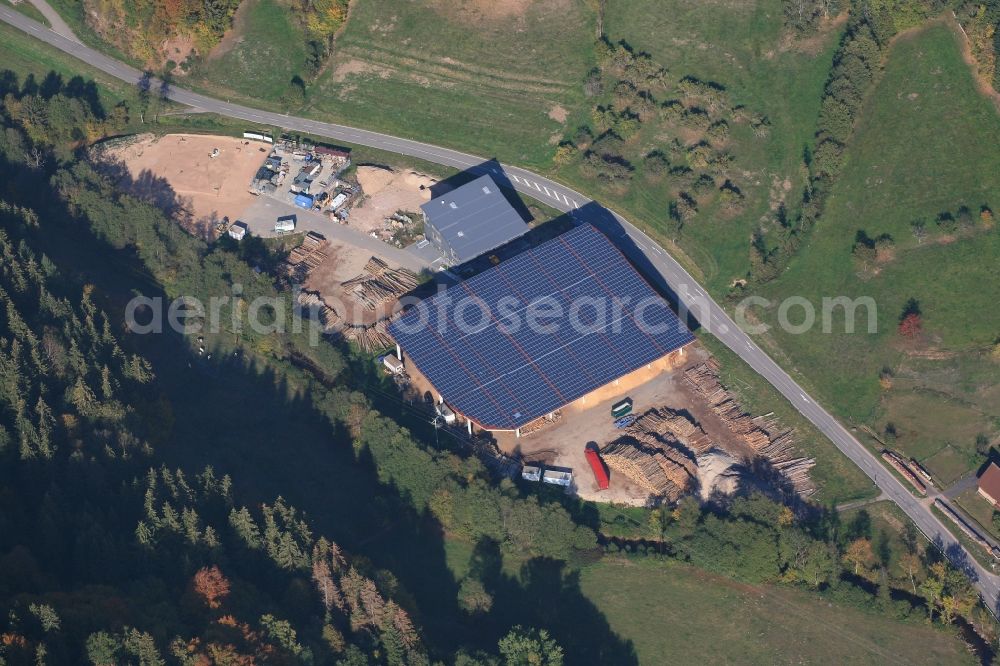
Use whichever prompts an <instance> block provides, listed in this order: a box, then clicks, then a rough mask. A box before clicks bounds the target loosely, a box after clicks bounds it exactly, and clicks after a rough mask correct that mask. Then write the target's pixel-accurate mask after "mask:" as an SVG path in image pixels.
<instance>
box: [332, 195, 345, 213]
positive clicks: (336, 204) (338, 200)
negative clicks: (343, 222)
mask: <svg viewBox="0 0 1000 666" xmlns="http://www.w3.org/2000/svg"><path fill="white" fill-rule="evenodd" d="M346 202H347V195H346V194H344V193H343V192H341V193H340V194H338V195H337V196H335V197H334V198H333V201H331V202H330V209H331V210H337V209H338V208H340V207H341V206H343V205H344V204H345V203H346Z"/></svg>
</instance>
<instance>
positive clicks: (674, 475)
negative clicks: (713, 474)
mask: <svg viewBox="0 0 1000 666" xmlns="http://www.w3.org/2000/svg"><path fill="white" fill-rule="evenodd" d="M601 457H602V458H603V459H604V462H605V464H607V466H608V467H609V468H611V469H612V470H614V471H616V472H618V473H620V474H622V475H624V476H626V477H628V478H629V479H630V480H631V481H632V482H633V483H635V484H636V485H638V486H639V487H641V488H642V489H643V490H645V491H646V492H648V493H649V494H650V495H653V496H655V497H659V498H662V499H664V500H666V501H668V502H676V501H677V500H678V499H680V498H681V496H682V495H684V494H685V493H686V492H687V491H688V489H689V488H690V486H691V482H692V480H693V478H694V476H693V474H692V473H691V472H690V471H689V469H688V468H687V466H686V465H683V464H681V463H679V462H678V461H677V460H676V458H677V456H676V455H673V456H672V455H670V451H669V447H666V446H663V445H662V444H661V443H660V442H656V441H653V442H650V441H648V440H647V441H640V440H638V439H636V438H635V437H633V436H631V435H625V436H623V437H619V438H618V439H616V440H615V441H613V442H611V443H610V444H608V445H607V446H606V447H604V449H603V450H602V451H601Z"/></svg>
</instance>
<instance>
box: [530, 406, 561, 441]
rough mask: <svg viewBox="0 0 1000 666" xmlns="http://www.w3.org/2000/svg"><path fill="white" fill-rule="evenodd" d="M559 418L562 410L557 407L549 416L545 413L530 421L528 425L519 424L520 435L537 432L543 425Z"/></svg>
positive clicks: (554, 421)
mask: <svg viewBox="0 0 1000 666" xmlns="http://www.w3.org/2000/svg"><path fill="white" fill-rule="evenodd" d="M561 418H562V412H561V411H560V410H558V409H557V410H556V411H554V412H552V415H551V416H549V415H548V414H546V415H545V416H541V417H539V418H537V419H535V420H534V421H532V422H531V423H529V424H528V425H525V426H521V437H524V436H526V435H530V434H531V433H533V432H538V431H539V430H541V429H542V428H544V427H545V426H547V425H550V424H552V423H556V422H557V421H559V419H561Z"/></svg>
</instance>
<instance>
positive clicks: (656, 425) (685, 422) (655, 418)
mask: <svg viewBox="0 0 1000 666" xmlns="http://www.w3.org/2000/svg"><path fill="white" fill-rule="evenodd" d="M630 429H635V430H643V431H648V432H653V433H656V434H657V435H660V436H664V435H671V436H673V437H675V438H677V439H678V440H679V441H680V442H681V443H682V444H683V445H684V446H685V447H686V448H687V449H688V450H690V451H691V452H693V453H694V454H695V455H700V454H702V453H704V452H705V451H708V450H709V449H711V448H712V447H713V446H714V445H713V444H712V440H710V439H709V438H708V435H706V434H705V431H704V430H702V429H701V426H699V425H698V424H697V423H695V422H694V421H692V420H691V419H690V418H688V417H687V416H685V415H684V414H681V413H680V412H675V411H674V410H672V409H670V408H668V407H662V408H660V409H651V410H649V411H648V412H646V413H645V414H643V415H642V416H640V417H639V418H638V419H636V421H635V423H633V424H632V426H630Z"/></svg>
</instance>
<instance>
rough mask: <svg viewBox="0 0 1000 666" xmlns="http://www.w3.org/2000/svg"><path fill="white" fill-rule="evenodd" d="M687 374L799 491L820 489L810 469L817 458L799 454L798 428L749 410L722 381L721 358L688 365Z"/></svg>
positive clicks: (720, 414) (806, 492)
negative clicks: (744, 407) (766, 418)
mask: <svg viewBox="0 0 1000 666" xmlns="http://www.w3.org/2000/svg"><path fill="white" fill-rule="evenodd" d="M684 377H685V379H686V380H687V381H688V383H689V384H690V385H691V386H692V387H693V388H694V390H695V391H697V392H698V393H699V394H700V395H701V396H702V397H703V398H704V399H705V400H706V401H707V402H708V405H709V407H711V409H712V411H713V412H715V414H716V415H717V416H718V417H719V419H720V420H721V421H722V422H723V423H724V424H725V425H726V427H728V428H729V429H730V430H731V431H732V432H733V433H734V434H736V435H738V436H739V437H740V438H741V439H742V440H743V441H744V442H746V444H747V446H749V447H750V449H752V450H753V452H754V453H755V454H756V455H758V456H760V458H762V459H764V460H765V461H767V462H768V463H769V464H770V465H771V467H773V468H774V469H775V470H777V471H779V472H781V473H782V475H784V477H785V478H786V479H787V480H788V482H789V483H791V485H792V487H793V488H794V489H795V492H797V493H798V494H800V495H802V496H803V497H808V496H809V495H812V494H813V493H815V492H816V486H815V484H814V483H813V482H812V479H810V477H809V470H811V469H812V467H813V466H814V465H815V464H816V461H815V459H813V458H807V457H803V456H800V455H799V454H798V452H797V450H796V448H795V434H794V431H793V430H788V429H782V428H781V426H780V425H779V424H778V423H777V421H775V420H773V419H771V420H764V419H763V418H762V417H758V418H754V417H752V416H751V415H750V414H748V413H747V411H746V410H745V409H743V406H742V405H741V404H740V402H739V401H738V400H737V399H736V398H735V397H734V396H733V394H732V393H730V391H729V390H728V389H727V388H726V387H724V386H723V385H722V382H721V381H719V362H718V361H717V360H716V359H714V358H711V359H709V360H708V361H706V362H704V363H701V364H699V365H696V366H693V367H691V368H688V369H687V370H685V372H684ZM758 421H759V422H760V423H758Z"/></svg>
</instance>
